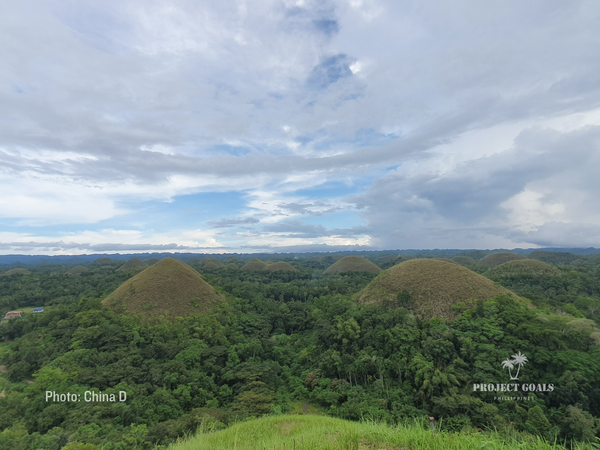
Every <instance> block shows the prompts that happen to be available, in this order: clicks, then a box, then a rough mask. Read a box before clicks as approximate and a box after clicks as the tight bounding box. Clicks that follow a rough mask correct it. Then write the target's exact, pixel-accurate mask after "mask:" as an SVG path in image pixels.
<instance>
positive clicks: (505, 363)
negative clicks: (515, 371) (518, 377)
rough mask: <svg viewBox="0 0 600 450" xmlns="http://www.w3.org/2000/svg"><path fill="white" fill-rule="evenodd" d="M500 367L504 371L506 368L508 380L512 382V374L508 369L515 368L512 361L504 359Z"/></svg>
mask: <svg viewBox="0 0 600 450" xmlns="http://www.w3.org/2000/svg"><path fill="white" fill-rule="evenodd" d="M502 367H504V368H505V369H506V368H507V367H508V374H509V375H510V379H511V380H514V378H513V376H512V373H511V372H510V369H512V368H513V367H515V366H514V364H513V361H512V360H510V359H505V360H504V361H502Z"/></svg>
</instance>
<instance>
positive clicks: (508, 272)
mask: <svg viewBox="0 0 600 450" xmlns="http://www.w3.org/2000/svg"><path fill="white" fill-rule="evenodd" d="M484 275H485V276H486V277H488V278H490V279H492V280H494V281H502V280H504V279H509V278H517V277H530V278H550V277H560V276H561V275H562V273H561V271H560V270H558V269H556V268H555V267H552V266H551V265H550V264H546V263H545V262H542V261H537V260H535V259H519V260H515V261H509V262H505V263H504V264H500V265H499V266H496V267H492V268H491V269H488V270H487V271H486V272H485V274H484Z"/></svg>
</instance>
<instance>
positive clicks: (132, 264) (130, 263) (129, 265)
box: [117, 258, 148, 272]
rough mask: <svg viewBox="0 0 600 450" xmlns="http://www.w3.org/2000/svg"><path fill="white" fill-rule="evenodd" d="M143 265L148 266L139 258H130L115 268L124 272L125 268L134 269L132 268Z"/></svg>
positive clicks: (142, 266) (139, 267)
mask: <svg viewBox="0 0 600 450" xmlns="http://www.w3.org/2000/svg"><path fill="white" fill-rule="evenodd" d="M145 267H148V266H147V265H146V263H145V262H144V261H142V260H141V259H140V258H131V259H130V260H128V261H127V262H126V263H125V264H123V265H122V266H121V267H119V268H118V269H117V270H118V271H120V272H124V271H126V270H134V269H136V270H140V269H143V268H145Z"/></svg>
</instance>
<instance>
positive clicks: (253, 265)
mask: <svg viewBox="0 0 600 450" xmlns="http://www.w3.org/2000/svg"><path fill="white" fill-rule="evenodd" d="M265 267H267V263H266V262H264V261H261V260H260V259H258V258H252V259H251V260H250V261H248V262H247V263H246V264H244V265H243V266H242V270H265Z"/></svg>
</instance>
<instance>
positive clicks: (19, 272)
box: [1, 267, 31, 277]
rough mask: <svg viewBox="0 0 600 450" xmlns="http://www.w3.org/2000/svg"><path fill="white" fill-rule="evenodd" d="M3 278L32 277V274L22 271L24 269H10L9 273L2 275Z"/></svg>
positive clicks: (25, 270)
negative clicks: (14, 276) (15, 276)
mask: <svg viewBox="0 0 600 450" xmlns="http://www.w3.org/2000/svg"><path fill="white" fill-rule="evenodd" d="M1 275H2V276H6V277H10V276H13V275H31V272H30V271H29V270H27V269H22V268H20V267H19V268H16V269H10V270H9V271H8V272H4V273H3V274H1Z"/></svg>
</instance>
